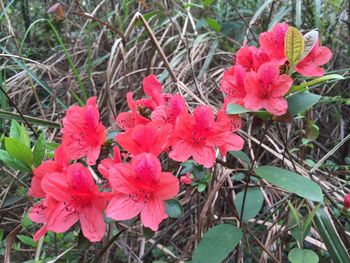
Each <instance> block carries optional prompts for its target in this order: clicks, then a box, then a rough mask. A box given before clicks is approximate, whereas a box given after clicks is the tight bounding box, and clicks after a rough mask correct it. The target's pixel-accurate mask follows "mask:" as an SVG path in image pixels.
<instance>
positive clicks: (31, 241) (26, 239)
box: [17, 235, 36, 247]
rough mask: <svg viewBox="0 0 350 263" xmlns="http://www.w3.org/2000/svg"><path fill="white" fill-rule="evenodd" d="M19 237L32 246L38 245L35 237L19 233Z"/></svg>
mask: <svg viewBox="0 0 350 263" xmlns="http://www.w3.org/2000/svg"><path fill="white" fill-rule="evenodd" d="M17 238H18V239H19V240H20V241H21V242H22V243H23V244H26V245H28V246H31V247H36V244H35V242H34V240H33V238H31V237H28V236H25V235H17Z"/></svg>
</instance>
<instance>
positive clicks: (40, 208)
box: [28, 196, 58, 242]
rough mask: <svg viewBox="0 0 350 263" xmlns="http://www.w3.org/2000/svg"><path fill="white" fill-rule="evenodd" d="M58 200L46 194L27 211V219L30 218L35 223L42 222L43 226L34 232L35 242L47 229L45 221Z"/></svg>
mask: <svg viewBox="0 0 350 263" xmlns="http://www.w3.org/2000/svg"><path fill="white" fill-rule="evenodd" d="M57 204H58V202H57V201H56V200H55V199H53V198H51V197H49V196H47V197H46V198H45V199H44V200H43V201H40V203H38V204H35V205H34V206H33V207H32V208H31V209H30V211H29V214H28V216H29V219H30V220H32V221H33V222H35V223H40V224H43V226H42V227H41V228H40V229H39V230H38V231H36V233H35V234H34V238H33V240H34V241H35V242H36V241H38V240H39V239H40V238H41V237H42V236H44V235H45V234H46V233H47V231H48V229H47V227H46V226H47V221H48V218H49V217H50V215H51V213H52V211H54V209H55V208H56V205H57Z"/></svg>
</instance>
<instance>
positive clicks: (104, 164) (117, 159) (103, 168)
mask: <svg viewBox="0 0 350 263" xmlns="http://www.w3.org/2000/svg"><path fill="white" fill-rule="evenodd" d="M113 153H114V156H113V159H112V158H106V159H103V160H102V161H101V162H100V164H99V165H98V167H97V169H98V171H99V172H100V173H101V174H102V176H103V177H104V178H106V179H108V178H109V169H110V168H111V167H112V166H113V165H114V164H116V163H121V161H122V160H121V156H120V150H119V147H118V146H114V147H113Z"/></svg>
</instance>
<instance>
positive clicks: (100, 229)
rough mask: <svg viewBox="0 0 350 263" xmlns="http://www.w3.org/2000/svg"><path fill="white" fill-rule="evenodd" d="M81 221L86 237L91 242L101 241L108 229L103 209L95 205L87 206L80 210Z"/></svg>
mask: <svg viewBox="0 0 350 263" xmlns="http://www.w3.org/2000/svg"><path fill="white" fill-rule="evenodd" d="M79 221H80V225H81V229H82V231H83V235H84V237H86V238H87V239H89V240H90V241H91V242H98V241H101V239H102V238H103V236H104V234H105V231H106V225H105V222H104V220H103V214H102V211H100V210H98V209H97V207H95V206H94V205H91V206H87V207H85V208H84V209H83V210H82V211H80V213H79Z"/></svg>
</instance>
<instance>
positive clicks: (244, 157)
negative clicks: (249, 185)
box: [229, 151, 250, 165]
mask: <svg viewBox="0 0 350 263" xmlns="http://www.w3.org/2000/svg"><path fill="white" fill-rule="evenodd" d="M229 154H231V155H232V156H233V157H235V158H236V159H239V160H241V161H243V162H245V163H246V164H247V165H250V159H249V157H248V155H247V154H246V153H245V152H242V151H230V152H229Z"/></svg>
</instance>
